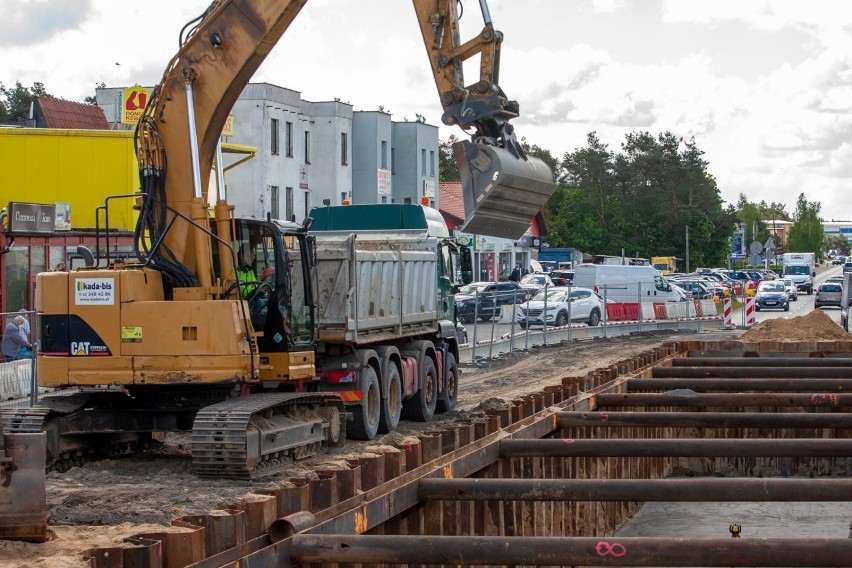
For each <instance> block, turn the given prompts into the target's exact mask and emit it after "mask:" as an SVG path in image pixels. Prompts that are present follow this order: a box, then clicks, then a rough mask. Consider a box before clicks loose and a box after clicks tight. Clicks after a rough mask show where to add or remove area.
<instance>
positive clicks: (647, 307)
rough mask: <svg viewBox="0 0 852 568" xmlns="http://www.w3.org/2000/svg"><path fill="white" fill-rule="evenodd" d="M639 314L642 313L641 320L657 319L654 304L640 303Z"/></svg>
mask: <svg viewBox="0 0 852 568" xmlns="http://www.w3.org/2000/svg"><path fill="white" fill-rule="evenodd" d="M640 312H641V313H642V319H643V320H654V319H657V310H656V309H655V307H654V304H653V303H651V302H642V305H641V307H640Z"/></svg>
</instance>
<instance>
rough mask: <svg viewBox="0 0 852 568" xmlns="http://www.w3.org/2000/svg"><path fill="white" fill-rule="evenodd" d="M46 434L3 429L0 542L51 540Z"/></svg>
mask: <svg viewBox="0 0 852 568" xmlns="http://www.w3.org/2000/svg"><path fill="white" fill-rule="evenodd" d="M45 491H46V490H45V469H44V434H6V435H5V436H4V435H3V429H2V428H0V539H9V540H26V541H30V542H44V541H46V540H47V504H46V501H47V497H46V493H45Z"/></svg>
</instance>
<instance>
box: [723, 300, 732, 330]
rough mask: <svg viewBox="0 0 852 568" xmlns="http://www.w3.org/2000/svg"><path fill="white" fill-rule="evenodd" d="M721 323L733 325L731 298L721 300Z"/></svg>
mask: <svg viewBox="0 0 852 568" xmlns="http://www.w3.org/2000/svg"><path fill="white" fill-rule="evenodd" d="M722 325H724V326H725V327H734V321H733V314H732V313H731V299H730V298H725V299H724V300H722Z"/></svg>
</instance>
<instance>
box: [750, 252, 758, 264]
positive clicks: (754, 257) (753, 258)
mask: <svg viewBox="0 0 852 568" xmlns="http://www.w3.org/2000/svg"><path fill="white" fill-rule="evenodd" d="M748 263H749V264H750V265H752V266H757V265H758V264H760V257H759V256H757V255H756V254H753V255H751V256H750V257H748Z"/></svg>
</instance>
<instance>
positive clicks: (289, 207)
mask: <svg viewBox="0 0 852 568" xmlns="http://www.w3.org/2000/svg"><path fill="white" fill-rule="evenodd" d="M284 191H286V192H287V196H286V197H285V198H284V199H286V200H287V203H285V205H286V207H287V218H288V219H290V220H291V221H295V220H296V212H295V211H294V210H293V188H292V187H287V188H285V189H284Z"/></svg>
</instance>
